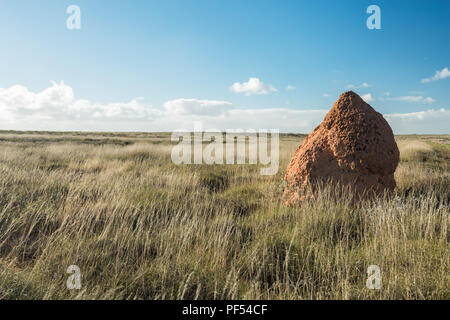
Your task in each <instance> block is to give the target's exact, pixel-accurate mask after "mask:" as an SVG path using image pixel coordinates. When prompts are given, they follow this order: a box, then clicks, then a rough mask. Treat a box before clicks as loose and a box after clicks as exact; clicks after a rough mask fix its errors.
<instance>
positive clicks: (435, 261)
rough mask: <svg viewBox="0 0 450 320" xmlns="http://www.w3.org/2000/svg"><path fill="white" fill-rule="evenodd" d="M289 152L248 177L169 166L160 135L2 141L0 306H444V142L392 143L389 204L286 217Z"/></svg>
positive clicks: (228, 170) (284, 140) (35, 136)
mask: <svg viewBox="0 0 450 320" xmlns="http://www.w3.org/2000/svg"><path fill="white" fill-rule="evenodd" d="M300 141H301V137H299V136H294V135H284V136H282V137H281V144H280V149H281V152H280V170H279V173H278V174H277V175H275V176H261V175H259V170H258V167H257V166H255V165H232V166H231V165H225V166H208V165H189V166H187V165H181V166H177V165H174V164H172V162H171V160H170V152H171V144H170V137H169V135H167V134H80V133H65V134H53V133H33V132H29V133H21V134H19V133H16V132H3V133H1V134H0V175H1V180H0V298H3V299H58V298H60V299H397V298H400V299H449V298H450V279H449V274H450V272H449V266H450V258H449V245H448V242H449V239H450V232H449V203H450V195H449V189H450V188H449V185H450V183H449V181H450V179H449V178H450V170H449V158H448V141H449V137H448V136H440V137H420V136H415V137H399V138H398V142H399V147H400V149H401V163H400V165H399V167H398V170H397V172H396V180H397V183H398V188H397V195H396V197H394V198H391V199H379V200H378V201H374V202H370V203H369V202H366V203H361V204H359V205H358V206H352V205H351V204H350V203H349V202H348V200H347V197H345V196H344V197H342V198H339V199H333V198H332V197H330V196H329V195H330V193H332V192H331V191H330V190H329V187H325V188H324V189H323V190H321V191H320V194H319V195H318V197H317V199H316V200H314V201H311V202H307V203H305V204H304V205H302V206H299V207H296V208H287V207H285V206H284V205H283V203H282V202H281V201H280V198H281V193H282V190H283V185H282V178H283V175H284V172H285V168H286V166H287V163H288V161H289V160H290V157H291V156H292V154H293V152H294V151H295V149H296V148H297V147H298V145H299V143H300ZM74 264H75V265H78V266H79V267H80V269H81V274H82V279H81V280H82V288H81V290H73V291H69V290H68V289H67V288H66V279H67V277H68V276H69V275H68V274H66V269H67V267H68V266H69V265H74ZM372 264H375V265H379V266H380V268H381V271H382V289H381V290H375V291H372V290H369V289H367V288H366V280H367V274H366V269H367V267H368V266H369V265H372Z"/></svg>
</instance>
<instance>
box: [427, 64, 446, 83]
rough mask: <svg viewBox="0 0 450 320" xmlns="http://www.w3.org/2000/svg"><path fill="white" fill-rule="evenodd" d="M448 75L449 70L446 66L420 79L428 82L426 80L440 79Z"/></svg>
mask: <svg viewBox="0 0 450 320" xmlns="http://www.w3.org/2000/svg"><path fill="white" fill-rule="evenodd" d="M448 77H450V71H449V70H448V68H444V69H442V70H441V71H439V70H438V71H436V73H435V74H434V76H432V77H430V78H425V79H422V80H420V81H421V82H422V83H428V82H432V81H437V80H442V79H445V78H448Z"/></svg>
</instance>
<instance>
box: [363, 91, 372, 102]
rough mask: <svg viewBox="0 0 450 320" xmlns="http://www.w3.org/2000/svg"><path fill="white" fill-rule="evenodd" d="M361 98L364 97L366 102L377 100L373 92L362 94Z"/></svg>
mask: <svg viewBox="0 0 450 320" xmlns="http://www.w3.org/2000/svg"><path fill="white" fill-rule="evenodd" d="M361 98H362V99H363V100H364V101H365V102H367V103H369V102H372V101H375V98H374V97H372V94H371V93H366V94H363V95H361Z"/></svg>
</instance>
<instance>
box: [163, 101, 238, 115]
mask: <svg viewBox="0 0 450 320" xmlns="http://www.w3.org/2000/svg"><path fill="white" fill-rule="evenodd" d="M231 106H232V104H231V103H230V102H227V101H214V100H199V99H176V100H171V101H167V102H166V103H164V108H165V109H166V111H167V112H168V113H170V114H177V115H188V114H191V115H204V116H208V115H209V116H214V115H219V114H222V113H224V112H225V111H226V110H228V109H229V108H230V107H231Z"/></svg>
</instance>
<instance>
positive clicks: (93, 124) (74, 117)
mask: <svg viewBox="0 0 450 320" xmlns="http://www.w3.org/2000/svg"><path fill="white" fill-rule="evenodd" d="M369 97H371V95H370V96H369ZM327 112H328V108H327V109H325V108H324V109H317V110H295V109H291V108H271V109H257V108H248V109H242V108H237V107H235V106H233V105H232V104H231V103H230V102H227V101H215V100H200V99H176V100H170V101H167V102H166V103H164V105H163V106H162V107H161V108H153V107H152V106H150V105H146V104H144V103H143V100H142V98H136V99H132V100H131V101H129V102H124V103H109V104H99V103H92V102H90V101H89V100H82V99H76V98H75V96H74V92H73V89H72V88H71V87H70V86H67V85H65V84H64V83H60V84H57V83H53V84H52V85H51V86H50V87H49V88H47V89H45V90H43V91H41V92H38V93H34V92H31V91H29V90H28V89H27V88H25V87H23V86H18V85H17V86H13V87H11V88H8V89H1V88H0V128H2V129H6V130H8V129H12V130H55V131H67V130H71V131H72V130H73V131H79V130H81V131H144V132H154V131H173V130H176V129H181V128H186V129H193V123H194V121H201V122H202V123H203V128H204V129H213V128H215V129H220V130H226V129H250V128H252V129H279V130H280V131H281V132H301V133H308V132H311V131H312V130H313V129H314V128H315V127H316V126H317V125H318V124H319V123H320V122H321V121H322V120H323V118H324V116H325V114H326V113H327ZM385 118H386V119H387V120H388V121H389V123H390V124H391V126H392V128H393V130H394V132H395V133H417V134H420V133H441V134H442V133H447V134H448V133H450V132H449V127H448V123H450V110H446V109H440V110H434V109H431V110H427V111H421V112H414V113H403V114H402V113H395V114H387V115H385Z"/></svg>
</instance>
